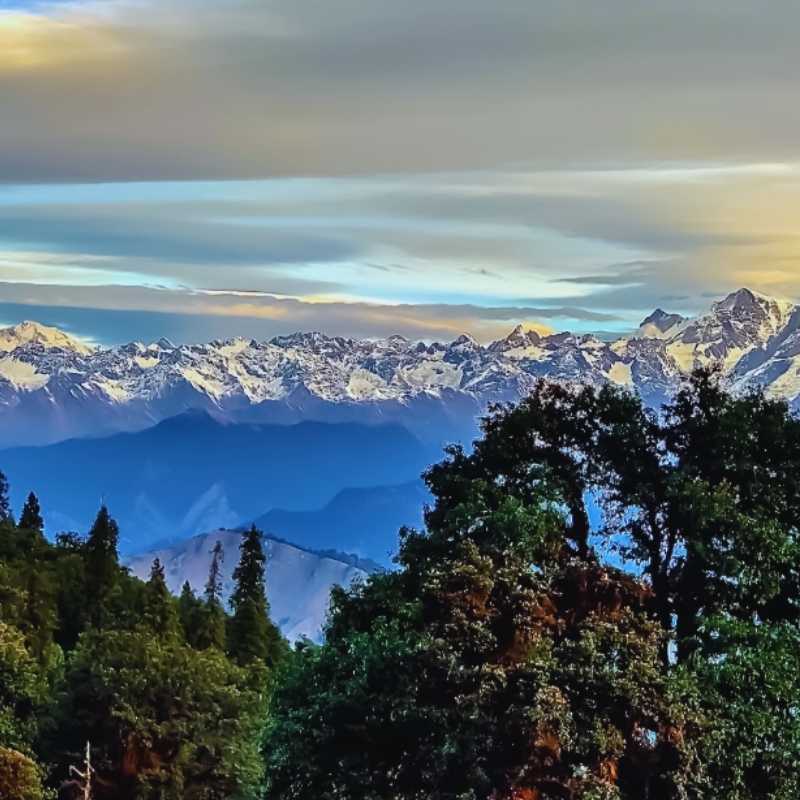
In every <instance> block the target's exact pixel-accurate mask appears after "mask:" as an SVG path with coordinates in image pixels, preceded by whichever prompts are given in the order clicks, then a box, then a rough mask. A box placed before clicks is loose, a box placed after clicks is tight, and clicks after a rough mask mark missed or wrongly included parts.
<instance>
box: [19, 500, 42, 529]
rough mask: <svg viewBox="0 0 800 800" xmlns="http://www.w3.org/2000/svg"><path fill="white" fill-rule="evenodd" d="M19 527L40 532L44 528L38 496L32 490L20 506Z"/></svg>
mask: <svg viewBox="0 0 800 800" xmlns="http://www.w3.org/2000/svg"><path fill="white" fill-rule="evenodd" d="M19 527H20V528H23V529H25V530H28V531H39V532H41V531H43V530H44V520H43V519H42V511H41V508H40V507H39V498H38V497H37V496H36V495H35V494H34V493H33V492H31V493H30V494H29V495H28V499H27V500H26V501H25V505H24V506H23V507H22V514H20V518H19Z"/></svg>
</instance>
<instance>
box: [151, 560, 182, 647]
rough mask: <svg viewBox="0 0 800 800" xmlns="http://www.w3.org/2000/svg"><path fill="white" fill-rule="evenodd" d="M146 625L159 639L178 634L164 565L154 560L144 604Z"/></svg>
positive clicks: (173, 603)
mask: <svg viewBox="0 0 800 800" xmlns="http://www.w3.org/2000/svg"><path fill="white" fill-rule="evenodd" d="M145 619H146V621H147V624H148V625H149V626H150V627H151V628H152V629H153V630H154V631H155V633H156V634H158V635H159V636H160V637H161V638H164V639H167V638H173V637H175V636H177V634H178V614H177V611H176V609H175V601H174V600H173V599H172V595H171V594H170V591H169V589H168V588H167V581H166V578H165V576H164V565H163V564H162V563H161V560H160V559H158V558H156V559H155V561H153V566H152V567H151V569H150V580H148V582H147V594H146V602H145Z"/></svg>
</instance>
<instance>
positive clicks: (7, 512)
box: [0, 472, 14, 524]
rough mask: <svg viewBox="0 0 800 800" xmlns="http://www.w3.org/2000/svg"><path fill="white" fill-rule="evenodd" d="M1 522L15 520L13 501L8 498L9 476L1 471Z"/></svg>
mask: <svg viewBox="0 0 800 800" xmlns="http://www.w3.org/2000/svg"><path fill="white" fill-rule="evenodd" d="M0 522H10V523H12V524H13V522H14V515H13V514H12V513H11V501H10V500H9V499H8V478H6V476H5V473H3V472H0Z"/></svg>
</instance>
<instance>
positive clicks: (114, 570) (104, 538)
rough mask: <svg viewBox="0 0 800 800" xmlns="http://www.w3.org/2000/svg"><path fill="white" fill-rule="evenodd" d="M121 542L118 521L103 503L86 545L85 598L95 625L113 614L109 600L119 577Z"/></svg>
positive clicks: (103, 621) (100, 623)
mask: <svg viewBox="0 0 800 800" xmlns="http://www.w3.org/2000/svg"><path fill="white" fill-rule="evenodd" d="M118 541H119V527H118V526H117V523H116V521H115V520H114V519H113V518H112V517H111V515H110V514H109V513H108V508H106V506H105V505H103V506H100V510H99V511H98V512H97V517H96V518H95V521H94V525H92V529H91V530H90V531H89V537H88V539H87V540H86V546H85V548H84V557H85V561H86V594H87V598H86V599H87V602H88V604H89V617H90V619H91V621H92V623H93V624H94V625H102V624H104V623H105V622H106V621H107V619H108V617H109V615H110V608H109V601H110V597H111V593H112V592H113V590H114V587H115V586H116V583H117V578H118V576H119V556H118V553H117V543H118Z"/></svg>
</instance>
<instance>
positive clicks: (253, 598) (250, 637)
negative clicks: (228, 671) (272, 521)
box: [228, 525, 281, 666]
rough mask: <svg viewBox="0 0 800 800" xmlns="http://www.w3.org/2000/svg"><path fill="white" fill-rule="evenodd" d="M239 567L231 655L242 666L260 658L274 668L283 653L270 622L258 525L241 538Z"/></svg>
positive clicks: (230, 632) (230, 625)
mask: <svg viewBox="0 0 800 800" xmlns="http://www.w3.org/2000/svg"><path fill="white" fill-rule="evenodd" d="M239 551H240V553H241V555H240V559H239V565H238V566H237V567H236V569H235V570H234V572H233V579H234V582H235V589H234V591H233V595H232V596H231V605H232V606H233V617H232V618H231V619H230V621H229V623H228V652H229V653H230V655H231V656H232V657H233V658H235V659H236V660H237V661H238V662H239V663H240V664H247V663H250V662H252V661H254V660H256V659H259V660H261V661H263V662H265V663H266V664H268V665H270V666H273V665H274V664H275V662H276V661H277V660H278V658H279V656H280V651H281V639H280V634H279V633H278V631H277V629H276V628H275V626H274V625H273V624H272V623H271V622H270V619H269V605H268V603H267V597H266V593H265V589H266V587H265V583H264V566H265V564H266V560H267V559H266V556H265V554H264V547H263V545H262V539H261V531H259V530H258V529H257V528H256V527H255V525H253V526H252V527H251V528H250V530H249V531H248V532H247V533H246V534H245V535H244V537H243V538H242V542H241V545H240V546H239Z"/></svg>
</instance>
